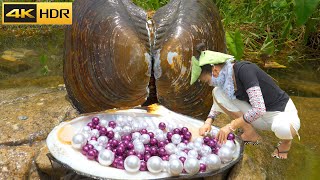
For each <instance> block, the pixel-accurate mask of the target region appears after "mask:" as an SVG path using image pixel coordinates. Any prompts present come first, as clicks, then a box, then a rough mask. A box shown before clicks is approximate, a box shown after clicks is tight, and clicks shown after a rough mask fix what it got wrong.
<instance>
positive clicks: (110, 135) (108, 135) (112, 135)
mask: <svg viewBox="0 0 320 180" xmlns="http://www.w3.org/2000/svg"><path fill="white" fill-rule="evenodd" d="M107 137H108V138H109V139H112V138H113V137H114V132H113V131H108V132H107Z"/></svg>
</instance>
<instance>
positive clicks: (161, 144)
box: [158, 141, 166, 147]
mask: <svg viewBox="0 0 320 180" xmlns="http://www.w3.org/2000/svg"><path fill="white" fill-rule="evenodd" d="M165 145H166V143H165V142H164V141H160V142H159V143H158V147H164V146H165Z"/></svg>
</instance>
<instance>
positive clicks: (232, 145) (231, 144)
mask: <svg viewBox="0 0 320 180" xmlns="http://www.w3.org/2000/svg"><path fill="white" fill-rule="evenodd" d="M222 147H226V148H228V149H230V150H231V151H232V153H233V152H234V151H235V150H236V145H235V144H234V142H233V141H231V140H227V142H226V143H225V144H223V145H222Z"/></svg>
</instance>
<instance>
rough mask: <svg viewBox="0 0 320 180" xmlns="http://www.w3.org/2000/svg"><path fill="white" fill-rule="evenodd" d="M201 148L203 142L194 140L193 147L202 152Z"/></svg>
mask: <svg viewBox="0 0 320 180" xmlns="http://www.w3.org/2000/svg"><path fill="white" fill-rule="evenodd" d="M201 148H202V143H200V142H194V143H193V149H194V150H196V151H198V152H200V151H201Z"/></svg>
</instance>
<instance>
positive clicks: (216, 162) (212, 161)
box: [205, 154, 221, 171]
mask: <svg viewBox="0 0 320 180" xmlns="http://www.w3.org/2000/svg"><path fill="white" fill-rule="evenodd" d="M205 162H206V165H207V170H208V171H214V170H217V169H220V166H221V160H220V158H219V156H217V155H215V154H210V155H208V156H207V157H206V159H205Z"/></svg>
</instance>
